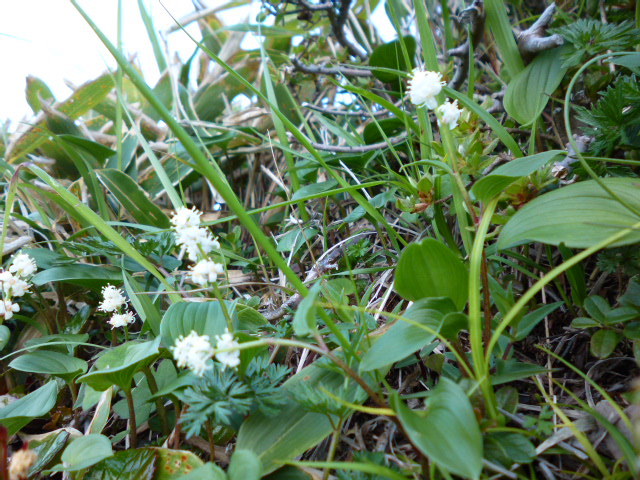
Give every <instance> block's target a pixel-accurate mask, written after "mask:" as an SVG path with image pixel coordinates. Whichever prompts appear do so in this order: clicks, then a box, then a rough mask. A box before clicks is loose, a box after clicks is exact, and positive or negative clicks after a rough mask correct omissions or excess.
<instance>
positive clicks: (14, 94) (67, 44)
mask: <svg viewBox="0 0 640 480" xmlns="http://www.w3.org/2000/svg"><path fill="white" fill-rule="evenodd" d="M79 3H80V4H81V6H82V8H83V9H84V10H85V11H86V12H87V13H88V14H89V16H90V17H91V18H92V19H93V21H94V22H96V23H97V24H98V26H99V27H100V29H101V30H102V31H103V32H105V34H106V35H107V36H108V37H109V39H110V40H111V41H112V42H113V43H115V41H116V25H117V23H116V22H117V18H116V17H117V5H118V2H117V0H80V1H79ZM204 3H205V4H206V5H207V6H209V7H213V6H215V5H224V4H226V3H229V2H228V0H207V1H205V2H204ZM247 3H249V2H247ZM122 4H123V36H122V37H123V45H124V49H125V53H126V54H127V56H130V55H132V54H134V53H135V54H137V57H136V58H137V61H138V63H139V64H140V66H141V68H142V71H143V73H144V75H145V78H146V80H147V82H148V83H149V84H151V85H153V84H154V83H155V82H156V80H157V79H158V69H157V66H156V61H155V58H154V56H153V50H152V48H151V44H150V42H149V39H148V37H147V33H146V29H145V27H144V24H143V23H142V19H141V18H140V13H139V10H138V2H137V1H136V0H123V1H122ZM163 4H164V6H165V7H166V8H167V9H168V10H169V11H170V12H171V14H172V15H173V16H174V17H176V18H178V19H179V18H181V17H183V16H184V15H186V14H188V13H191V12H193V10H194V7H193V4H192V2H191V1H190V0H163ZM381 4H382V2H381ZM145 5H146V7H147V11H149V12H150V13H151V14H152V16H153V19H154V26H155V29H156V31H160V32H165V31H166V30H167V29H168V28H169V27H170V26H172V25H173V24H174V21H173V20H172V18H171V17H170V16H169V14H168V13H167V12H166V11H165V9H164V8H163V6H162V5H161V4H160V1H159V0H145ZM380 6H381V5H379V7H380ZM376 10H377V11H376V12H374V15H373V16H374V24H376V25H378V28H380V22H382V23H384V22H385V21H386V22H387V23H388V20H387V19H386V16H385V15H384V10H383V9H381V8H378V9H376ZM246 12H247V11H246V10H245V11H244V12H239V11H238V9H234V10H228V11H225V12H222V13H220V14H219V17H220V18H221V20H222V21H223V22H225V23H227V24H230V25H232V24H235V23H237V22H239V21H242V20H244V19H245V18H246V15H247V13H246ZM251 20H252V21H255V19H254V18H253V19H251ZM188 30H189V31H190V32H191V33H192V34H194V36H195V38H199V37H200V35H199V33H198V28H197V25H196V24H195V23H194V24H192V25H191V26H190V27H189V28H188ZM381 30H384V31H387V32H388V31H389V30H388V28H382V29H381ZM168 44H169V48H170V51H171V55H170V56H169V59H171V58H172V57H173V54H174V53H177V54H178V55H179V56H180V58H181V59H182V60H186V59H187V58H188V57H189V56H190V55H191V53H193V49H194V45H193V42H192V41H191V40H190V39H189V38H188V37H187V36H186V35H185V34H184V32H181V31H177V32H174V33H171V34H170V35H169V36H168ZM0 59H1V61H2V68H1V73H0V122H4V121H5V120H6V119H11V121H12V129H13V128H15V126H16V122H19V121H20V120H23V119H28V118H30V117H31V109H30V108H29V105H28V104H27V102H26V99H25V87H26V77H27V76H28V75H32V76H35V77H38V78H40V79H42V80H44V82H45V83H46V84H47V85H48V86H49V88H50V89H51V90H52V91H53V94H54V95H55V96H56V98H57V100H63V99H65V98H67V97H68V96H69V95H70V94H71V90H70V89H69V88H68V87H67V86H66V84H65V80H68V81H70V82H71V83H72V84H75V85H80V84H82V83H85V82H87V81H89V80H92V79H94V78H96V77H97V76H98V75H100V74H101V73H102V72H104V71H105V70H106V69H107V67H110V68H115V61H114V60H113V59H112V57H111V55H110V54H109V52H108V51H107V50H106V49H105V48H104V46H103V45H102V43H101V42H100V40H99V39H98V38H97V37H96V35H95V34H94V32H93V31H92V30H91V28H90V27H89V26H88V25H87V23H86V22H85V20H84V19H83V18H82V17H81V16H80V14H79V13H78V12H77V10H76V9H75V8H74V7H73V6H72V5H71V2H69V1H68V0H0Z"/></svg>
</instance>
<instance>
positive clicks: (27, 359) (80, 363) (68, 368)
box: [9, 350, 87, 382]
mask: <svg viewBox="0 0 640 480" xmlns="http://www.w3.org/2000/svg"><path fill="white" fill-rule="evenodd" d="M9 367H11V368H13V369H15V370H19V371H21V372H29V373H39V374H42V375H53V376H55V377H60V378H62V379H64V380H65V381H67V382H70V381H71V380H73V379H74V378H75V377H77V376H78V375H80V374H81V373H84V372H86V371H87V362H85V361H84V360H82V359H80V358H76V357H72V356H71V355H65V354H64V353H59V352H53V351H49V350H38V351H35V352H33V353H25V354H24V355H20V356H19V357H18V358H16V359H14V360H13V361H12V362H11V363H10V364H9Z"/></svg>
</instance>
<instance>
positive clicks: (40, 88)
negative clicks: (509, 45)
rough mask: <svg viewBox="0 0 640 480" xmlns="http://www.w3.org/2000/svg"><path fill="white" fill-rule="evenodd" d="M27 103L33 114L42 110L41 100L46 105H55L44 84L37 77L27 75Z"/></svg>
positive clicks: (49, 91)
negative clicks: (46, 103)
mask: <svg viewBox="0 0 640 480" xmlns="http://www.w3.org/2000/svg"><path fill="white" fill-rule="evenodd" d="M26 93H27V103H28V104H29V106H30V107H31V110H33V113H38V112H39V111H40V110H42V102H41V99H42V100H44V101H45V102H48V103H52V102H54V103H55V100H56V99H55V97H54V96H53V93H51V89H50V88H49V86H48V85H47V84H46V83H44V81H43V80H41V79H39V78H38V77H33V76H31V75H29V76H28V77H27V91H26Z"/></svg>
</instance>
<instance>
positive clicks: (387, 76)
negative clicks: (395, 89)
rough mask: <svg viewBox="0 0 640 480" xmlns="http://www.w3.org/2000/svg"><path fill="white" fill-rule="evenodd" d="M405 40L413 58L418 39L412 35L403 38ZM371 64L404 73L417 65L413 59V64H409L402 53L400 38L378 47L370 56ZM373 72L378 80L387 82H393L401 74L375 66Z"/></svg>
mask: <svg viewBox="0 0 640 480" xmlns="http://www.w3.org/2000/svg"><path fill="white" fill-rule="evenodd" d="M403 41H404V44H405V45H406V47H407V50H408V52H409V57H410V58H411V59H413V58H414V57H415V51H416V39H415V38H414V37H412V36H406V37H404V38H403ZM369 65H370V66H372V67H380V68H383V69H390V70H398V71H400V72H402V73H404V72H410V71H411V70H413V67H414V66H415V64H414V63H413V61H412V63H411V65H407V63H406V61H405V58H404V55H403V54H402V46H401V44H400V40H394V41H392V42H389V43H384V44H382V45H380V46H378V47H376V48H375V49H374V50H373V52H371V56H370V57H369ZM372 73H373V76H374V77H376V78H377V79H378V80H380V81H381V82H386V83H391V82H393V81H395V80H397V79H398V78H399V75H398V74H396V73H393V72H388V71H383V70H378V69H375V68H374V69H373V71H372Z"/></svg>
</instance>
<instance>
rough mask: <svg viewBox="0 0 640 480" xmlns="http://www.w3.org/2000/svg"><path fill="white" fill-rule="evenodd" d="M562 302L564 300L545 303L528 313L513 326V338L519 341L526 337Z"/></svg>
mask: <svg viewBox="0 0 640 480" xmlns="http://www.w3.org/2000/svg"><path fill="white" fill-rule="evenodd" d="M562 304H563V302H555V303H550V304H548V305H543V306H542V307H540V308H538V309H537V310H534V311H533V312H530V313H527V314H526V315H525V316H524V317H522V319H521V320H520V321H519V322H518V324H517V325H516V326H515V327H514V328H513V331H514V333H513V339H514V340H515V341H519V340H523V339H524V338H526V336H527V335H529V333H531V330H533V329H534V328H535V326H536V325H537V324H538V323H540V322H541V321H542V320H543V319H544V317H546V316H547V315H550V314H551V313H553V312H554V311H555V310H556V309H557V308H559V307H560V306H561V305H562Z"/></svg>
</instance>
